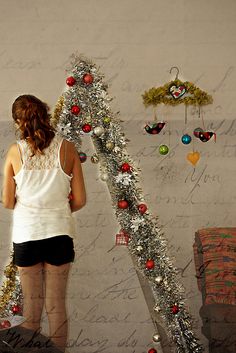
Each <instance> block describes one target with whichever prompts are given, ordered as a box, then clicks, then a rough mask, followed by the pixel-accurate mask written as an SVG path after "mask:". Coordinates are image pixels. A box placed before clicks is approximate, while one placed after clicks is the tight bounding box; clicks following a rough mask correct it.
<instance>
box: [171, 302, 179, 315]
mask: <svg viewBox="0 0 236 353" xmlns="http://www.w3.org/2000/svg"><path fill="white" fill-rule="evenodd" d="M171 311H172V313H173V314H174V315H176V314H178V312H179V306H178V305H177V304H175V305H173V306H172V308H171Z"/></svg>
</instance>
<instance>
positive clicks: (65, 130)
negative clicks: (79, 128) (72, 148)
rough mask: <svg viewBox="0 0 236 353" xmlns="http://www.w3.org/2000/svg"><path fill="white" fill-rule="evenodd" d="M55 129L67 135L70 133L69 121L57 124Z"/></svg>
mask: <svg viewBox="0 0 236 353" xmlns="http://www.w3.org/2000/svg"><path fill="white" fill-rule="evenodd" d="M57 130H58V131H59V132H61V133H62V134H63V135H69V134H70V133H71V123H67V124H60V123H59V124H57Z"/></svg>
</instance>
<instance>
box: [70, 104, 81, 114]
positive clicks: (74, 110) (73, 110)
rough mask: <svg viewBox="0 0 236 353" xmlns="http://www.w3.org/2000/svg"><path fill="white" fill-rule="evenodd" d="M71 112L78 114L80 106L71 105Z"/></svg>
mask: <svg viewBox="0 0 236 353" xmlns="http://www.w3.org/2000/svg"><path fill="white" fill-rule="evenodd" d="M71 113H72V114H74V115H79V113H80V107H79V106H78V105H73V106H72V107H71Z"/></svg>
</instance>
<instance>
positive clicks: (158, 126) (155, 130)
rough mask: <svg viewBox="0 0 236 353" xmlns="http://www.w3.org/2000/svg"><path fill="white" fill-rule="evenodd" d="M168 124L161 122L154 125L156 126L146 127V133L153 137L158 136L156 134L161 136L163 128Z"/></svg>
mask: <svg viewBox="0 0 236 353" xmlns="http://www.w3.org/2000/svg"><path fill="white" fill-rule="evenodd" d="M165 124H166V123H164V122H159V123H154V124H151V125H148V124H147V125H146V126H145V127H144V129H145V131H146V132H147V133H148V134H151V135H156V134H159V132H160V131H161V130H162V129H163V127H164V126H165Z"/></svg>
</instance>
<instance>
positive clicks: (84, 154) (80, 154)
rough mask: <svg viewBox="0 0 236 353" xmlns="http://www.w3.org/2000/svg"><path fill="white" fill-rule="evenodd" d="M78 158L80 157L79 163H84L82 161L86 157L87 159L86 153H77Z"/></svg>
mask: <svg viewBox="0 0 236 353" xmlns="http://www.w3.org/2000/svg"><path fill="white" fill-rule="evenodd" d="M79 159H80V162H81V163H84V162H85V161H86V159H87V155H86V153H84V152H80V153H79Z"/></svg>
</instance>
